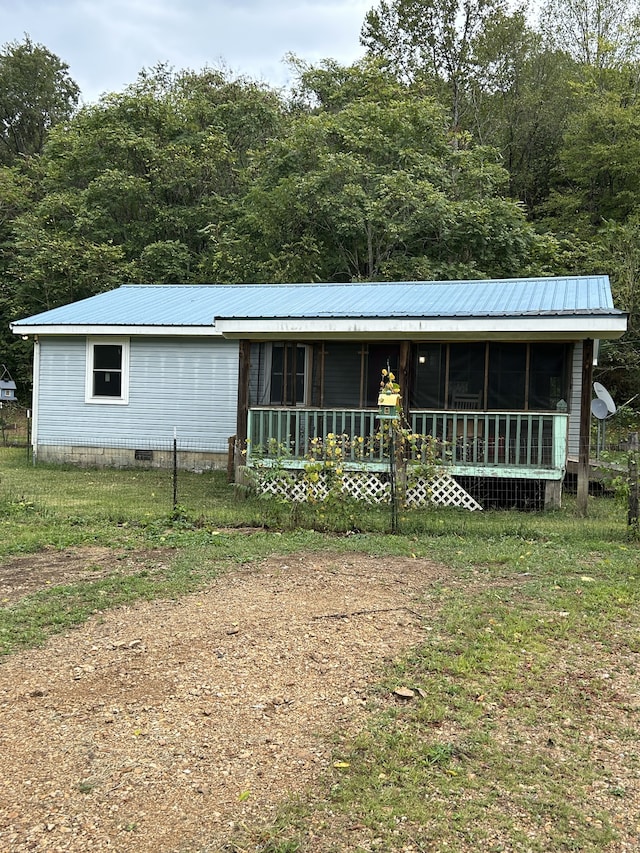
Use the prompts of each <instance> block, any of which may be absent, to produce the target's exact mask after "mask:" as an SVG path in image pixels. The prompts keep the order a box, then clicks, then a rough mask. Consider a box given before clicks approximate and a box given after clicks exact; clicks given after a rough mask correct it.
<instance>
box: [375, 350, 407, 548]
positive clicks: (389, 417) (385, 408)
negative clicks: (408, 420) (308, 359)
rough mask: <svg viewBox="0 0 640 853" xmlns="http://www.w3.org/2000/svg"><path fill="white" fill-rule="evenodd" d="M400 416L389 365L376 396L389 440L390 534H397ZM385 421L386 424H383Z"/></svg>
mask: <svg viewBox="0 0 640 853" xmlns="http://www.w3.org/2000/svg"><path fill="white" fill-rule="evenodd" d="M401 415H402V397H401V395H400V386H399V385H398V383H397V382H396V377H395V376H394V375H393V373H392V372H391V368H390V367H389V363H388V362H387V369H386V370H383V371H382V379H381V380H380V394H379V395H378V418H379V419H380V420H381V421H382V431H383V432H384V431H386V432H387V434H388V439H389V488H390V491H391V532H392V533H397V532H398V488H397V477H396V442H395V433H396V428H397V427H398V426H399V424H400V417H401ZM385 421H386V423H385Z"/></svg>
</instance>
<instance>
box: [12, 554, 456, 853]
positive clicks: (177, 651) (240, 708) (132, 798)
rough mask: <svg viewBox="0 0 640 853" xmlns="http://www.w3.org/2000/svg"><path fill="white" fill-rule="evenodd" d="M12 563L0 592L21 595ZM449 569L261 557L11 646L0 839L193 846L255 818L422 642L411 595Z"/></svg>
mask: <svg viewBox="0 0 640 853" xmlns="http://www.w3.org/2000/svg"><path fill="white" fill-rule="evenodd" d="M108 553H111V559H112V560H113V553H112V552H107V549H105V553H103V552H102V551H101V550H100V549H92V553H89V552H87V551H82V552H80V551H79V552H73V554H70V555H67V558H66V563H65V560H62V561H60V562H59V564H57V563H56V561H55V560H54V555H53V554H48V555H47V554H45V555H43V556H42V561H43V564H42V565H41V566H40V571H38V577H40V578H41V579H42V578H45V580H46V581H49V582H51V583H54V582H65V583H66V582H68V580H69V579H70V578H72V577H77V573H78V572H79V573H80V574H81V576H82V577H90V576H91V574H90V573H91V572H98V573H99V572H108V571H112V570H113V568H114V566H113V564H111V566H110V565H109V557H108ZM74 554H75V556H74ZM138 558H139V559H140V560H141V561H142V562H143V563H148V562H149V561H153V555H150V554H144V555H138V556H137V557H134V556H133V555H129V557H128V558H127V559H129V560H131V561H133V562H132V564H131V565H139V563H138V562H137V561H138ZM25 559H27V558H25ZM28 560H30V561H31V565H32V566H33V557H29V558H28ZM47 560H48V562H47ZM25 565H26V564H21V563H20V562H19V561H14V563H12V564H11V565H10V566H9V570H10V571H9V572H8V573H6V574H5V576H4V580H1V581H0V583H1V584H2V590H3V594H2V597H3V598H7V597H11V596H17V595H18V594H24V593H25V590H27V591H32V588H33V587H32V586H31V583H32V582H33V583H35V574H34V570H33V568H30V569H29V571H28V572H25V571H22V573H21V567H22V569H24V568H25ZM116 568H118V566H116ZM11 572H13V574H12V573H11ZM447 574H448V572H447V570H446V569H445V568H443V567H441V566H437V565H434V564H433V563H430V562H428V561H425V560H409V559H400V558H395V559H394V558H385V560H384V564H382V563H381V562H380V561H379V560H377V559H375V558H370V557H366V556H362V555H353V556H352V555H348V556H335V555H315V554H313V555H299V556H293V557H292V556H289V557H287V558H277V557H275V558H269V559H268V560H266V561H265V562H264V563H262V564H261V565H259V566H251V567H249V568H244V569H241V570H237V571H234V572H233V574H228V575H226V576H224V577H222V578H220V579H219V580H217V581H216V582H215V583H213V584H212V585H211V587H209V588H208V589H207V590H205V591H202V592H200V593H198V594H196V595H191V596H189V597H186V598H184V599H181V600H180V601H155V602H150V603H141V604H138V605H136V606H132V607H126V608H121V609H119V610H115V611H111V612H108V613H106V614H103V615H100V616H96V617H94V618H93V619H91V620H90V621H89V622H88V623H86V624H85V625H84V626H82V627H81V628H80V629H78V630H75V631H71V632H69V633H67V634H65V635H61V636H56V637H54V638H52V639H51V640H50V641H49V642H48V644H47V645H46V647H45V648H43V649H38V650H33V651H27V652H22V653H20V654H16V655H14V656H12V657H11V658H9V659H8V660H6V661H5V662H4V663H3V664H2V665H0V713H1V714H2V722H3V724H2V727H1V728H0V755H2V774H1V775H0V848H1V849H2V850H7V851H26V850H64V851H82V852H83V853H84V851H87V850H89V849H91V850H96V851H102V850H109V851H114V850H115V851H131V850H135V851H138V853H145V851H157V850H162V851H198V853H202V851H205V850H214V849H216V848H217V847H219V846H220V845H221V844H222V843H224V840H225V839H226V838H228V837H229V835H230V833H231V832H232V831H233V828H234V826H236V825H237V824H238V823H241V822H249V821H251V820H253V819H256V818H258V817H259V818H260V819H261V820H263V819H265V818H267V819H268V817H269V815H270V814H271V813H272V812H274V811H275V809H276V808H277V806H278V804H279V803H281V802H282V801H283V799H284V798H286V797H287V796H289V795H291V794H293V793H295V792H297V791H301V790H303V789H304V788H305V786H307V785H308V784H310V783H311V782H312V781H313V780H314V779H316V778H318V777H319V775H320V774H321V773H322V772H323V771H324V770H325V769H326V768H327V766H328V765H329V764H330V762H331V760H332V754H331V745H330V743H329V741H328V739H327V736H328V735H329V734H330V733H332V732H334V731H336V730H339V729H349V730H352V729H354V728H357V727H358V726H359V725H360V724H361V723H362V722H363V719H364V715H365V709H364V705H365V703H366V701H367V698H368V697H369V696H370V695H371V691H372V690H374V689H375V684H376V682H377V680H378V678H379V675H380V672H381V668H382V665H383V664H384V663H385V662H386V661H390V660H392V659H393V658H395V657H396V656H397V655H399V654H400V653H401V652H403V651H404V650H406V649H408V648H409V647H411V646H412V645H414V644H416V643H418V642H420V641H421V640H422V639H423V638H424V630H425V628H426V627H428V622H426V620H425V618H423V617H424V615H425V614H423V613H422V608H423V607H424V596H425V594H426V593H428V590H429V587H430V586H431V585H432V584H434V583H436V582H438V581H440V580H442V579H444V578H446V577H447ZM13 600H15V599H13Z"/></svg>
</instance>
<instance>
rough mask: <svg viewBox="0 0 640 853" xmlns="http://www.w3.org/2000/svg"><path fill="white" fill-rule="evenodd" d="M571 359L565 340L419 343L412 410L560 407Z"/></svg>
mask: <svg viewBox="0 0 640 853" xmlns="http://www.w3.org/2000/svg"><path fill="white" fill-rule="evenodd" d="M569 359H570V345H568V344H564V343H557V344H556V343H513V342H502V341H491V342H486V343H473V342H470V343H451V344H445V343H424V344H416V345H415V347H414V351H413V356H412V370H413V383H412V394H411V408H415V409H445V408H446V409H454V410H460V409H484V408H485V407H486V408H487V409H490V410H498V411H499V410H504V411H549V410H554V409H555V408H556V406H557V404H558V403H559V401H560V400H562V399H564V400H567V399H568V388H569Z"/></svg>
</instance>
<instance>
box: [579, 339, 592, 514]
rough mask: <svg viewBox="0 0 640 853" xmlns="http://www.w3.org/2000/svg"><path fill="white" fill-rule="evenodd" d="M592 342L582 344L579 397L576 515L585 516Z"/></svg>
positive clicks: (587, 498)
mask: <svg viewBox="0 0 640 853" xmlns="http://www.w3.org/2000/svg"><path fill="white" fill-rule="evenodd" d="M592 382H593V341H592V340H591V339H590V338H588V339H587V340H585V341H583V342H582V393H581V395H580V444H579V451H578V494H577V509H578V514H579V515H582V516H586V514H587V504H588V500H589V450H590V445H591V385H592Z"/></svg>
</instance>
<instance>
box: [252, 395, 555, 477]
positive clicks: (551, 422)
mask: <svg viewBox="0 0 640 853" xmlns="http://www.w3.org/2000/svg"><path fill="white" fill-rule="evenodd" d="M567 421H568V417H567V414H566V413H564V412H506V411H503V412H498V411H453V410H449V411H431V410H422V411H413V412H411V413H410V414H409V415H408V417H407V428H408V429H410V431H411V433H412V434H413V435H414V436H415V437H416V439H415V440H414V441H413V442H412V443H411V446H410V447H408V454H409V458H408V461H409V463H411V462H414V463H418V462H419V458H418V454H419V453H420V452H421V448H423V447H424V441H425V439H426V437H427V436H430V437H431V438H433V439H434V440H435V442H434V443H433V445H432V447H433V448H434V449H435V453H436V456H437V459H438V460H439V462H440V463H442V464H443V465H445V466H447V470H449V471H450V473H451V474H458V475H460V476H476V477H506V478H510V477H513V478H522V479H545V480H560V479H562V477H563V475H564V470H565V466H566V458H567ZM380 423H381V422H380V419H379V417H378V411H377V409H311V408H273V407H253V408H250V409H249V413H248V424H247V427H248V428H247V435H248V442H247V455H246V464H247V465H248V466H249V467H252V466H253V465H255V464H257V463H258V462H259V463H260V464H273V465H276V464H279V465H282V466H283V467H285V468H302V467H304V466H305V465H306V464H308V463H309V461H310V460H311V459H315V460H318V459H321V458H327V454H328V453H330V454H331V455H332V458H333V459H334V460H335V459H339V460H340V464H341V465H342V466H343V468H344V469H345V470H350V469H351V470H370V471H384V470H387V469H388V467H389V457H388V450H387V446H386V444H385V442H384V441H382V440H381V437H380Z"/></svg>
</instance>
